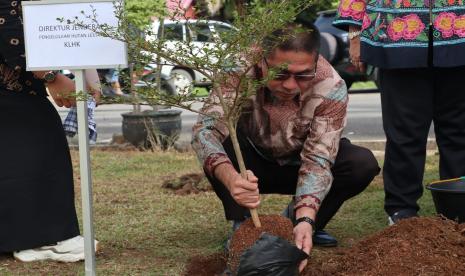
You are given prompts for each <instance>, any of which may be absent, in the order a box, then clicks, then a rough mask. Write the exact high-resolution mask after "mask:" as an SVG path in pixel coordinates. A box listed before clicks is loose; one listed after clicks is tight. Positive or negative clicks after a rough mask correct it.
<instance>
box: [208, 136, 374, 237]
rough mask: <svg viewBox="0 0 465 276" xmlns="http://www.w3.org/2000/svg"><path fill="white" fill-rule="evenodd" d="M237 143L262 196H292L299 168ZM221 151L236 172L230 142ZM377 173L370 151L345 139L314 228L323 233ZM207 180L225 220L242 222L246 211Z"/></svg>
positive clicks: (242, 141) (218, 184) (212, 180)
mask: <svg viewBox="0 0 465 276" xmlns="http://www.w3.org/2000/svg"><path fill="white" fill-rule="evenodd" d="M239 140H240V146H241V150H242V153H243V156H244V162H245V166H246V168H247V169H248V170H251V171H253V173H254V174H255V175H256V176H257V177H258V187H259V190H260V193H261V194H287V195H294V194H295V191H296V185H297V177H298V171H299V168H300V165H285V166H281V165H279V164H277V163H275V162H271V161H268V160H266V159H264V158H263V157H262V156H261V155H260V154H258V153H257V152H256V150H255V149H254V148H253V147H252V146H251V145H250V143H249V142H248V141H247V140H245V139H243V138H242V139H241V137H240V138H239ZM223 147H224V149H225V150H226V152H227V154H228V156H229V158H230V159H231V161H232V162H233V165H234V167H235V168H236V169H237V170H239V169H238V164H237V161H236V158H235V154H234V150H233V146H232V143H231V140H230V139H229V138H228V139H226V140H225V142H224V143H223ZM379 171H380V168H379V166H378V162H377V161H376V159H375V157H374V156H373V153H372V152H371V151H370V150H368V149H366V148H363V147H359V146H356V145H353V144H351V143H350V141H349V140H348V139H345V138H342V139H341V141H340V144H339V152H338V155H337V157H336V162H335V164H334V166H333V168H332V169H331V172H332V173H333V177H334V181H333V184H332V186H331V189H330V191H329V193H328V195H327V196H326V198H325V199H324V200H323V202H322V204H321V207H320V209H319V211H318V214H317V217H316V227H315V228H316V229H317V230H320V229H323V228H324V227H325V226H326V224H327V223H328V222H329V221H330V220H331V218H332V217H333V216H334V215H335V214H336V212H337V211H338V210H339V208H340V207H341V206H342V204H343V203H344V201H346V200H347V199H349V198H351V197H353V196H355V195H357V194H359V193H360V192H362V191H363V190H364V189H365V188H366V187H367V186H368V184H370V182H371V181H372V180H373V178H374V177H375V176H376V175H377V174H378V173H379ZM207 175H208V174H207ZM207 177H208V178H209V181H210V183H211V184H212V186H213V189H214V190H215V192H216V194H217V195H218V197H219V198H220V200H221V201H222V203H223V207H224V212H225V215H226V219H227V220H243V219H244V218H245V217H249V216H250V213H249V210H248V209H247V208H244V207H242V206H240V205H239V204H237V203H236V201H235V200H234V199H233V198H232V196H231V194H230V193H229V190H228V189H227V188H226V187H225V186H224V185H223V184H222V183H221V182H220V181H219V180H217V179H215V178H211V177H209V176H207ZM283 209H284V208H283Z"/></svg>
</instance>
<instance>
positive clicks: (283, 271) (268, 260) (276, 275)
mask: <svg viewBox="0 0 465 276" xmlns="http://www.w3.org/2000/svg"><path fill="white" fill-rule="evenodd" d="M306 258H308V254H307V253H305V252H303V251H302V250H300V249H298V248H297V247H296V246H295V245H292V244H291V243H289V242H288V241H287V240H285V239H283V238H280V237H277V236H273V235H270V234H267V233H263V234H262V235H261V236H260V238H259V239H258V240H257V241H256V242H255V244H254V245H252V246H251V247H250V248H249V249H247V250H246V251H244V253H243V254H242V256H241V259H240V262H239V268H238V269H237V276H265V275H266V276H293V275H299V264H300V262H301V261H303V260H305V259H306Z"/></svg>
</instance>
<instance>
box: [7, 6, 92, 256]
mask: <svg viewBox="0 0 465 276" xmlns="http://www.w3.org/2000/svg"><path fill="white" fill-rule="evenodd" d="M24 52H25V50H24V39H23V26H22V18H21V1H11V0H0V127H1V129H2V130H1V132H0V222H1V227H0V252H14V253H13V254H14V256H15V258H16V259H19V260H21V261H36V260H44V259H53V260H58V261H64V262H73V261H79V260H82V259H84V246H83V238H82V237H81V236H80V235H79V225H78V220H77V217H76V211H75V206H74V186H73V171H72V163H71V158H70V154H69V148H68V144H67V141H66V138H65V133H64V129H63V126H62V124H61V119H60V116H59V115H58V113H57V111H56V109H55V108H54V107H53V105H52V104H51V102H50V101H49V100H48V99H47V92H46V89H45V88H46V86H47V88H48V92H49V93H50V95H51V96H52V98H53V100H54V101H55V103H56V104H57V105H58V106H66V107H70V106H73V105H74V104H75V100H74V99H73V98H71V97H67V96H68V95H70V94H71V93H73V92H74V91H75V86H74V82H73V81H72V80H70V79H69V78H67V77H66V76H64V75H61V74H58V73H57V72H54V71H50V72H41V71H38V72H27V71H26V70H25V69H26V60H25V55H24ZM95 75H96V72H95Z"/></svg>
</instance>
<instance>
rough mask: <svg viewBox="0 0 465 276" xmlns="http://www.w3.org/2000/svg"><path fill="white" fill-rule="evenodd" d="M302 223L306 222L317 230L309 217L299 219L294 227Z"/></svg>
mask: <svg viewBox="0 0 465 276" xmlns="http://www.w3.org/2000/svg"><path fill="white" fill-rule="evenodd" d="M301 222H306V223H308V224H310V225H311V226H312V227H313V228H315V221H314V220H313V219H311V218H309V217H301V218H298V219H297V220H296V221H295V224H294V226H296V225H297V224H299V223H301Z"/></svg>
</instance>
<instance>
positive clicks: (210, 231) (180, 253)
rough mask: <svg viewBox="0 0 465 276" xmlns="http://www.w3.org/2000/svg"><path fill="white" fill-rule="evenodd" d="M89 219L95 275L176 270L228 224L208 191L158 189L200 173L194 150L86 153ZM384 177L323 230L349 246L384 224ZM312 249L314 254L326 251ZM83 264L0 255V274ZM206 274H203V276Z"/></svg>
mask: <svg viewBox="0 0 465 276" xmlns="http://www.w3.org/2000/svg"><path fill="white" fill-rule="evenodd" d="M72 156H73V161H74V163H75V165H76V166H75V179H76V184H77V185H76V189H75V191H76V204H77V205H78V215H79V216H81V210H80V205H81V198H80V188H79V185H78V183H79V178H78V152H75V151H73V152H72ZM437 163H438V160H437V156H431V157H428V161H427V167H426V172H425V183H427V182H430V181H432V180H434V179H437V178H438V176H437V166H438V164H437ZM92 168H93V179H94V180H93V181H94V208H95V211H94V219H95V223H94V226H95V234H96V238H97V239H98V240H99V241H100V242H101V245H102V246H101V247H102V250H101V252H100V253H99V254H98V255H97V274H98V275H170V276H171V275H182V271H183V268H184V266H185V265H186V262H187V260H188V258H189V257H190V256H193V255H196V254H203V255H209V254H211V253H214V252H218V251H220V250H222V245H223V242H224V240H225V238H226V236H227V235H228V233H229V230H230V226H229V224H228V223H227V222H226V221H225V220H224V218H223V211H222V207H221V204H220V202H219V200H218V199H217V198H216V196H215V194H214V193H213V192H208V193H204V194H199V195H189V196H176V195H174V194H173V193H172V191H168V190H165V189H162V188H161V184H162V182H163V180H165V179H167V178H171V177H173V176H181V175H183V174H185V173H192V172H200V167H199V165H198V162H197V159H196V158H195V156H194V154H193V153H177V152H154V153H153V152H136V151H129V152H124V151H99V150H93V151H92ZM383 197H384V193H383V189H382V181H381V178H380V177H379V176H378V177H377V178H376V179H375V181H374V182H373V183H372V184H371V185H370V187H369V188H368V189H367V190H366V191H364V192H363V193H362V194H361V195H359V196H358V197H356V198H354V199H352V200H350V201H349V202H347V203H346V204H345V205H344V206H343V208H342V209H341V210H340V212H339V213H338V214H337V216H336V217H335V218H334V219H333V220H332V221H331V223H330V224H329V225H328V227H327V230H328V231H329V232H331V233H332V234H334V235H335V236H336V237H338V239H339V241H340V242H341V245H342V246H348V245H350V244H352V243H354V242H355V241H357V240H358V239H360V238H361V237H363V236H365V235H368V234H370V233H373V232H375V231H378V230H380V229H382V228H383V227H386V223H387V219H386V215H385V214H384V211H383V208H382V206H383ZM288 200H289V197H288V196H277V195H269V196H265V197H264V199H263V200H262V202H263V203H262V206H261V208H260V209H259V212H260V213H262V214H266V213H267V214H270V213H273V214H278V213H280V212H281V210H282V209H283V208H284V207H285V206H286V205H287V202H288ZM420 204H421V207H422V211H421V213H420V214H421V215H426V216H430V215H432V214H433V213H434V207H433V204H432V200H431V196H430V193H429V191H425V195H424V196H423V198H422V199H421V201H420ZM330 253H331V249H329V250H321V249H320V250H318V249H315V250H314V251H313V252H312V254H315V255H316V254H330ZM83 274H84V263H83V262H80V263H77V264H57V263H53V262H37V263H20V262H17V261H15V260H14V259H13V258H12V257H11V256H10V255H0V275H83ZM206 276H207V275H206Z"/></svg>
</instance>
